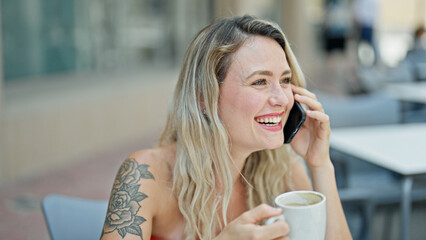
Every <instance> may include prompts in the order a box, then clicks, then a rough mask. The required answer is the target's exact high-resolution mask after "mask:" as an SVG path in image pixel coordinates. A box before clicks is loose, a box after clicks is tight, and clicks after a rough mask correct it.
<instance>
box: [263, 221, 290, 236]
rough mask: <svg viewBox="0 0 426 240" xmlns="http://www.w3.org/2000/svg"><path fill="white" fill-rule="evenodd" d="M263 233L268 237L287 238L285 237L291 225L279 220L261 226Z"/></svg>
mask: <svg viewBox="0 0 426 240" xmlns="http://www.w3.org/2000/svg"><path fill="white" fill-rule="evenodd" d="M261 228H262V230H261V233H260V234H261V235H262V236H265V238H261V239H266V237H269V238H268V239H285V237H286V236H287V235H288V233H289V232H290V227H289V226H288V224H287V223H286V222H284V221H282V220H278V221H276V222H274V223H272V224H270V225H267V226H262V227H261Z"/></svg>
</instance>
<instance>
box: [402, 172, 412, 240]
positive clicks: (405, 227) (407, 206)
mask: <svg viewBox="0 0 426 240" xmlns="http://www.w3.org/2000/svg"><path fill="white" fill-rule="evenodd" d="M412 187H413V178H412V177H411V176H404V177H403V180H402V196H401V240H408V239H410V218H411V190H412Z"/></svg>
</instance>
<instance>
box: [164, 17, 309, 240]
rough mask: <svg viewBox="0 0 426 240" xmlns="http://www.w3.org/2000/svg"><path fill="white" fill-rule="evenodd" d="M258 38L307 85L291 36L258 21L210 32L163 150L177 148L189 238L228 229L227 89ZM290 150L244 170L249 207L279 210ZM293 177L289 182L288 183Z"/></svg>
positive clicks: (178, 192) (186, 75)
mask: <svg viewBox="0 0 426 240" xmlns="http://www.w3.org/2000/svg"><path fill="white" fill-rule="evenodd" d="M254 35H262V36H266V37H270V38H272V39H274V40H275V41H277V42H278V43H279V44H280V46H281V47H282V48H283V49H284V51H285V53H286V56H287V61H288V63H289V66H290V68H291V71H292V80H291V81H292V83H293V84H295V85H298V86H304V85H305V80H304V77H303V74H302V71H301V69H300V67H299V64H298V63H297V61H296V58H295V57H294V54H293V52H292V50H291V49H290V45H289V43H288V41H287V39H286V38H285V35H284V33H283V31H282V30H281V29H280V28H279V26H278V25H277V24H275V23H271V22H267V21H265V20H261V19H258V18H256V17H253V16H247V15H245V16H242V17H233V18H225V19H221V20H218V21H216V22H214V23H212V24H211V25H209V26H207V27H205V28H204V29H202V30H201V31H200V32H199V33H198V35H197V36H196V37H195V39H194V40H193V41H192V42H191V44H190V46H189V48H188V49H187V52H186V55H185V60H184V64H183V67H182V70H181V73H180V76H179V80H178V82H177V85H176V88H175V92H174V97H173V102H172V104H171V106H170V109H169V114H168V119H167V124H166V127H165V129H164V131H163V133H162V136H161V138H160V146H165V145H168V144H172V143H176V144H177V152H176V164H175V167H174V172H173V190H174V193H175V196H176V198H177V200H178V203H179V208H180V211H181V213H182V214H183V216H184V218H185V229H184V239H212V238H214V237H215V236H216V235H217V230H220V229H223V228H224V227H225V226H226V225H227V219H226V212H227V210H228V205H229V201H230V198H231V193H232V188H233V180H232V176H231V171H230V170H231V168H232V167H234V165H233V160H232V158H231V155H230V144H231V143H230V138H229V136H228V134H227V131H226V129H225V127H224V125H223V123H222V122H221V120H220V118H219V116H218V101H219V91H220V84H221V82H222V81H223V80H224V79H225V76H226V74H227V71H228V68H229V66H230V65H231V62H232V58H233V55H234V53H235V52H236V51H237V50H238V49H239V47H240V46H241V45H242V44H243V43H244V42H245V41H247V39H249V38H251V37H252V36H254ZM287 148H288V147H287V146H283V147H280V148H278V149H273V150H262V151H258V152H254V153H252V154H251V155H250V156H249V157H248V159H247V160H246V163H245V165H244V169H243V171H242V173H241V174H242V177H243V178H244V179H245V180H246V184H247V196H248V200H247V201H248V205H249V207H250V208H253V207H254V206H257V205H259V204H260V203H268V204H272V200H273V199H271V197H273V196H276V195H278V194H279V193H281V192H283V191H284V190H285V186H289V185H291V184H290V183H289V182H288V180H289V178H288V175H289V173H288V163H289V158H290V157H289V152H288V149H287ZM285 176H287V183H286V182H285V181H284V179H285Z"/></svg>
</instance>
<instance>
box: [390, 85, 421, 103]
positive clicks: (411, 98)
mask: <svg viewBox="0 0 426 240" xmlns="http://www.w3.org/2000/svg"><path fill="white" fill-rule="evenodd" d="M385 91H386V92H388V93H390V94H391V95H392V96H393V97H395V98H396V99H398V100H400V101H405V102H413V103H422V104H426V82H401V83H388V84H386V86H385Z"/></svg>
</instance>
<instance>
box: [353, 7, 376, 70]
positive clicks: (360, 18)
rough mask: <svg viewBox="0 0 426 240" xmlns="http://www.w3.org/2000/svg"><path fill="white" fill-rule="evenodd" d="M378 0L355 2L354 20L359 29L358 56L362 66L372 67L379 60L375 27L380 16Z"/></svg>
mask: <svg viewBox="0 0 426 240" xmlns="http://www.w3.org/2000/svg"><path fill="white" fill-rule="evenodd" d="M378 9H379V8H378V3H377V0H355V1H354V3H353V10H354V20H355V26H356V29H357V35H358V36H357V37H358V46H357V48H358V49H357V55H358V60H359V63H360V64H361V65H362V66H366V67H371V66H372V65H374V63H375V62H376V61H377V59H378V51H377V49H376V45H375V42H374V25H375V23H376V19H377V15H378Z"/></svg>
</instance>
